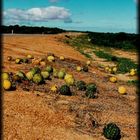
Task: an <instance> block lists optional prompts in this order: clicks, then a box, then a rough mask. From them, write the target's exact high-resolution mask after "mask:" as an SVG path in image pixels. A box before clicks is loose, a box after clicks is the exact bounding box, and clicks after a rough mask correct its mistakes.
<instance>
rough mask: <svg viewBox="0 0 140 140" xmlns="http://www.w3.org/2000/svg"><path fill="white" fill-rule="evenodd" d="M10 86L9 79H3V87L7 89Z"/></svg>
mask: <svg viewBox="0 0 140 140" xmlns="http://www.w3.org/2000/svg"><path fill="white" fill-rule="evenodd" d="M11 87H12V83H11V82H10V80H4V81H3V88H4V89H5V90H9V89H10V88H11Z"/></svg>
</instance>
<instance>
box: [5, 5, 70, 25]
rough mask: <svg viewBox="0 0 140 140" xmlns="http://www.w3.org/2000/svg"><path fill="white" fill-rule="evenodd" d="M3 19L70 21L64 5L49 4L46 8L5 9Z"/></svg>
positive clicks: (68, 12)
mask: <svg viewBox="0 0 140 140" xmlns="http://www.w3.org/2000/svg"><path fill="white" fill-rule="evenodd" d="M3 17H4V20H9V21H19V22H22V21H24V22H25V21H27V22H29V21H39V22H48V21H49V20H60V21H64V22H65V23H68V22H69V23H70V22H72V19H71V13H70V11H69V10H68V9H66V8H64V7H56V6H50V7H46V8H31V9H26V10H23V9H7V10H6V11H4V12H3Z"/></svg>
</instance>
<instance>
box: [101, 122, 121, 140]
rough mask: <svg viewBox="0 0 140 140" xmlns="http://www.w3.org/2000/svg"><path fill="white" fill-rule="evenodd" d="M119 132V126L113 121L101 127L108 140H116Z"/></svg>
mask: <svg viewBox="0 0 140 140" xmlns="http://www.w3.org/2000/svg"><path fill="white" fill-rule="evenodd" d="M120 132H121V131H120V128H119V127H118V126H117V125H116V124H115V123H109V124H107V125H106V126H105V127H104V128H103V135H104V136H105V138H107V139H110V140H118V139H119V137H120Z"/></svg>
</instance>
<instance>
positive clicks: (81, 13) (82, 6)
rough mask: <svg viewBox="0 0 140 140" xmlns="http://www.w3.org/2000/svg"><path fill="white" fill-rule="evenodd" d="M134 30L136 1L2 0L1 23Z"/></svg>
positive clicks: (76, 28) (81, 29) (101, 29)
mask: <svg viewBox="0 0 140 140" xmlns="http://www.w3.org/2000/svg"><path fill="white" fill-rule="evenodd" d="M16 24H18V25H26V26H44V27H58V28H62V29H67V30H79V31H95V32H127V33H137V0H3V25H16Z"/></svg>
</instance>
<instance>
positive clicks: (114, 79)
mask: <svg viewBox="0 0 140 140" xmlns="http://www.w3.org/2000/svg"><path fill="white" fill-rule="evenodd" d="M109 81H110V82H112V83H115V82H117V78H116V77H114V76H113V77H110V78H109Z"/></svg>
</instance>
